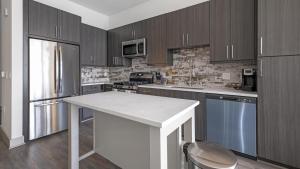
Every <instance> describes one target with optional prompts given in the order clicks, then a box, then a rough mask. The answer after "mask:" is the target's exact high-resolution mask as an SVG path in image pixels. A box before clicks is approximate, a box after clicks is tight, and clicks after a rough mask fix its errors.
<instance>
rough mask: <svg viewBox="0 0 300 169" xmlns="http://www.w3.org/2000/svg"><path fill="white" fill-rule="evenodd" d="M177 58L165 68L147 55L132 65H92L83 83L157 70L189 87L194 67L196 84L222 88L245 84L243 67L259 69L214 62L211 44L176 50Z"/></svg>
mask: <svg viewBox="0 0 300 169" xmlns="http://www.w3.org/2000/svg"><path fill="white" fill-rule="evenodd" d="M173 59H174V64H173V66H165V67H157V66H148V65H147V63H146V59H145V58H137V59H133V61H132V67H130V68H124V67H118V68H109V69H108V68H95V69H92V68H88V71H87V70H86V69H84V70H83V71H82V72H83V73H82V75H83V82H87V81H89V82H92V81H102V80H100V79H106V80H107V78H109V79H110V81H111V82H115V81H128V79H129V74H130V72H140V71H142V72H143V71H146V72H149V71H155V72H161V74H162V75H163V77H164V78H165V79H167V81H168V84H174V85H180V86H186V85H188V84H189V82H190V75H191V72H192V69H191V67H194V69H193V73H192V74H193V78H192V83H193V85H198V86H203V87H218V88H222V87H225V86H226V85H227V84H229V83H241V73H242V69H244V68H256V65H254V64H251V63H222V64H211V63H210V60H209V59H210V50H209V47H204V48H194V49H182V50H176V51H174V55H173ZM223 73H229V74H230V80H224V79H223V78H222V77H223ZM104 75H107V76H104ZM88 79H94V80H88Z"/></svg>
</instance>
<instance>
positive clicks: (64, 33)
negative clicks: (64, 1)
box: [58, 11, 81, 43]
mask: <svg viewBox="0 0 300 169" xmlns="http://www.w3.org/2000/svg"><path fill="white" fill-rule="evenodd" d="M58 16H59V17H58V18H59V36H58V38H59V39H60V40H64V41H69V42H76V43H80V25H81V18H80V17H79V16H76V15H73V14H71V13H68V12H64V11H59V15H58Z"/></svg>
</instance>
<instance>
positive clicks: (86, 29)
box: [80, 24, 96, 65]
mask: <svg viewBox="0 0 300 169" xmlns="http://www.w3.org/2000/svg"><path fill="white" fill-rule="evenodd" d="M95 36H96V34H95V31H93V28H92V27H91V26H89V25H86V24H82V25H81V42H80V52H81V55H80V58H81V59H80V60H81V65H93V59H94V54H95V52H94V49H95V48H96V45H95V44H96V41H95V38H94V37H95Z"/></svg>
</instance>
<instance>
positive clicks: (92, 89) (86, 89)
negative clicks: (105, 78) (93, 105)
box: [79, 85, 104, 122]
mask: <svg viewBox="0 0 300 169" xmlns="http://www.w3.org/2000/svg"><path fill="white" fill-rule="evenodd" d="M100 92H104V85H91V86H83V87H82V88H81V93H82V94H83V95H86V94H94V93H100ZM93 117H94V110H91V109H87V108H82V109H81V110H80V116H79V120H80V122H84V121H87V120H90V119H92V118H93Z"/></svg>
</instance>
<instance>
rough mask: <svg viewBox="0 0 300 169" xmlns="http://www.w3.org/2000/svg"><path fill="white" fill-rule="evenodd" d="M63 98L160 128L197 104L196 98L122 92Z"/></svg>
mask: <svg viewBox="0 0 300 169" xmlns="http://www.w3.org/2000/svg"><path fill="white" fill-rule="evenodd" d="M64 101H65V102H68V103H71V104H74V105H77V106H80V107H86V108H90V109H93V110H96V111H99V112H104V113H107V114H111V115H115V116H118V117H121V118H125V119H129V120H133V121H136V122H140V123H143V124H146V125H150V126H154V127H159V128H161V127H164V125H167V124H169V123H171V122H172V120H173V119H176V117H180V116H181V115H182V114H184V113H188V112H189V111H190V110H192V109H194V108H195V107H196V106H197V105H199V101H194V100H184V99H175V98H166V97H158V96H149V95H141V94H131V93H123V92H104V93H97V94H91V95H83V96H77V97H70V98H65V99H64Z"/></svg>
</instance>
